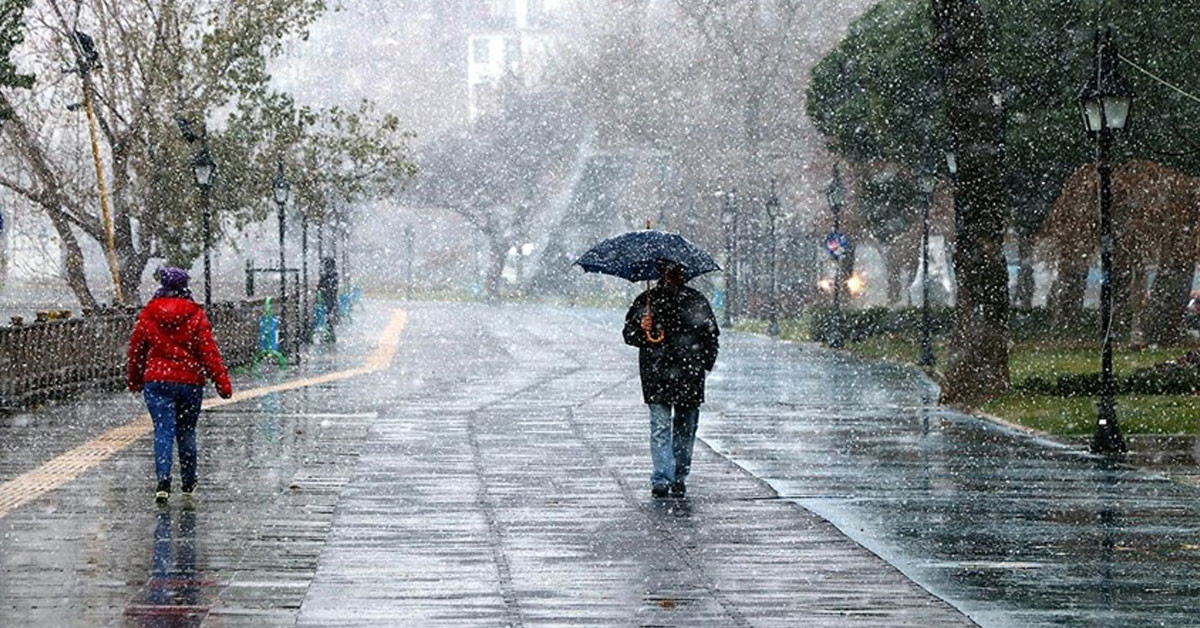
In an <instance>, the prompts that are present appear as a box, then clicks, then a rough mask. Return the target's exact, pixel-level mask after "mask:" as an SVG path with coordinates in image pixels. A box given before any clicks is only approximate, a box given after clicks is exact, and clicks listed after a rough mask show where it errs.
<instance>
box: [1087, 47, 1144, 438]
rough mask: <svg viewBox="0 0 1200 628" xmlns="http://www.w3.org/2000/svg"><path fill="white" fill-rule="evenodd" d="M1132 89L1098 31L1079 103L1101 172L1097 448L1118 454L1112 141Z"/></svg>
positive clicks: (1125, 116) (1114, 49)
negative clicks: (1113, 361)
mask: <svg viewBox="0 0 1200 628" xmlns="http://www.w3.org/2000/svg"><path fill="white" fill-rule="evenodd" d="M1132 102H1133V91H1132V90H1131V89H1130V88H1129V85H1128V84H1127V83H1126V82H1125V80H1124V79H1123V78H1122V77H1121V75H1120V73H1119V72H1118V71H1117V46H1116V43H1115V42H1114V41H1113V29H1112V27H1107V28H1105V29H1104V30H1103V31H1097V33H1096V35H1095V39H1094V41H1093V58H1092V74H1091V76H1090V77H1089V78H1088V82H1087V84H1086V85H1085V86H1084V88H1083V92H1082V93H1081V94H1080V96H1079V104H1080V106H1081V108H1082V112H1083V120H1084V124H1085V126H1086V127H1087V131H1088V133H1090V134H1091V135H1092V138H1093V139H1094V140H1095V143H1096V174H1097V176H1098V177H1099V179H1100V199H1099V202H1100V336H1101V339H1102V343H1103V344H1102V348H1101V354H1100V399H1099V401H1098V402H1097V404H1096V427H1095V432H1094V434H1093V436H1092V447H1091V449H1092V452H1094V453H1101V454H1108V455H1115V454H1122V453H1124V452H1125V449H1126V448H1125V439H1124V438H1123V437H1122V436H1121V429H1120V427H1119V426H1118V424H1117V411H1116V399H1115V396H1116V383H1115V381H1114V380H1113V365H1112V360H1113V358H1112V322H1113V320H1112V319H1113V294H1112V272H1113V250H1114V249H1115V246H1114V242H1113V238H1114V236H1113V221H1112V157H1111V154H1112V144H1113V135H1114V133H1115V132H1116V131H1120V130H1121V129H1124V128H1125V123H1126V121H1127V120H1128V118H1129V109H1130V105H1131V104H1132Z"/></svg>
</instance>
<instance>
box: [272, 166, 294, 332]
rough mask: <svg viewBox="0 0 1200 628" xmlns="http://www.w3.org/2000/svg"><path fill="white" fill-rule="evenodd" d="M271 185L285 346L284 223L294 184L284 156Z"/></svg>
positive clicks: (285, 274)
mask: <svg viewBox="0 0 1200 628" xmlns="http://www.w3.org/2000/svg"><path fill="white" fill-rule="evenodd" d="M271 187H272V192H273V193H274V195H275V208H276V210H277V216H278V218H279V345H280V348H282V347H284V346H285V345H284V341H285V339H286V338H287V334H286V330H287V312H286V310H285V309H284V303H286V302H287V264H286V262H285V260H284V255H283V223H284V209H285V208H286V207H287V202H288V199H289V198H290V197H291V195H292V184H291V183H290V182H289V181H288V179H287V176H285V175H284V174H283V158H282V157H280V158H279V169H278V170H277V171H276V172H275V179H274V180H273V181H272V186H271Z"/></svg>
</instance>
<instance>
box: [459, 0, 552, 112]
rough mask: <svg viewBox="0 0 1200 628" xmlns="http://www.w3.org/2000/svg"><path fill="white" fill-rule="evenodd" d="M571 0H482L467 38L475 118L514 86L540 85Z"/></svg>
mask: <svg viewBox="0 0 1200 628" xmlns="http://www.w3.org/2000/svg"><path fill="white" fill-rule="evenodd" d="M567 3H568V0H481V2H480V7H479V15H478V19H477V20H476V24H475V25H474V27H473V28H472V31H471V33H470V35H469V36H468V37H467V51H466V52H467V102H468V107H467V110H468V115H469V117H470V119H471V120H472V121H474V120H476V119H478V118H479V117H480V116H482V115H486V114H487V113H488V112H489V111H492V110H494V109H495V107H496V106H497V105H498V104H499V102H500V99H501V97H502V95H503V94H504V92H505V91H506V90H509V89H520V88H528V87H533V86H535V85H537V83H538V82H540V81H541V79H542V77H543V76H545V73H546V68H547V67H548V65H549V63H550V60H551V59H552V57H553V54H554V25H555V17H556V15H559V14H561V11H563V10H564V9H565V7H566V5H567Z"/></svg>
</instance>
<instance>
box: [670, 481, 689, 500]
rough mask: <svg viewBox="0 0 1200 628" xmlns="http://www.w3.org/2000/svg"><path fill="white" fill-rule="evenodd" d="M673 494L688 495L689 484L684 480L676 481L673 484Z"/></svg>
mask: <svg viewBox="0 0 1200 628" xmlns="http://www.w3.org/2000/svg"><path fill="white" fill-rule="evenodd" d="M671 495H672V496H674V497H683V496H684V495H687V484H684V483H683V482H675V483H674V484H672V485H671Z"/></svg>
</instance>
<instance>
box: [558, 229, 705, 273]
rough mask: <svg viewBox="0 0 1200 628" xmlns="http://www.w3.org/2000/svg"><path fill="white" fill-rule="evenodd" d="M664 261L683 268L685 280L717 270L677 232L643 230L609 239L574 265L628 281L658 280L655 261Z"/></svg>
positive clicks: (592, 249)
mask: <svg viewBox="0 0 1200 628" xmlns="http://www.w3.org/2000/svg"><path fill="white" fill-rule="evenodd" d="M659 260H667V261H670V262H675V263H676V264H679V265H680V266H682V267H683V276H684V278H685V279H686V280H689V281H690V280H691V279H693V278H695V277H699V276H700V275H703V274H704V273H710V272H712V271H714V270H721V267H720V266H717V263H716V261H714V260H713V258H712V256H711V255H709V254H708V253H705V252H704V250H703V249H701V248H700V247H698V246H696V245H695V244H692V243H691V242H688V241H687V239H686V238H684V237H683V236H681V235H679V234H678V233H668V232H666V231H658V230H656V229H643V230H641V231H630V232H629V233H626V234H622V235H619V236H616V237H615V238H609V239H607V240H605V241H603V242H601V243H599V244H597V245H596V246H593V247H592V248H591V250H589V251H588V252H587V253H584V254H583V257H580V258H579V261H577V262H575V263H576V264H578V265H579V266H581V267H583V269H584V270H585V271H587V272H589V273H603V274H605V275H613V276H615V277H621V278H623V279H628V280H629V281H650V280H652V279H658V278H659V277H658V261H659Z"/></svg>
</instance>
